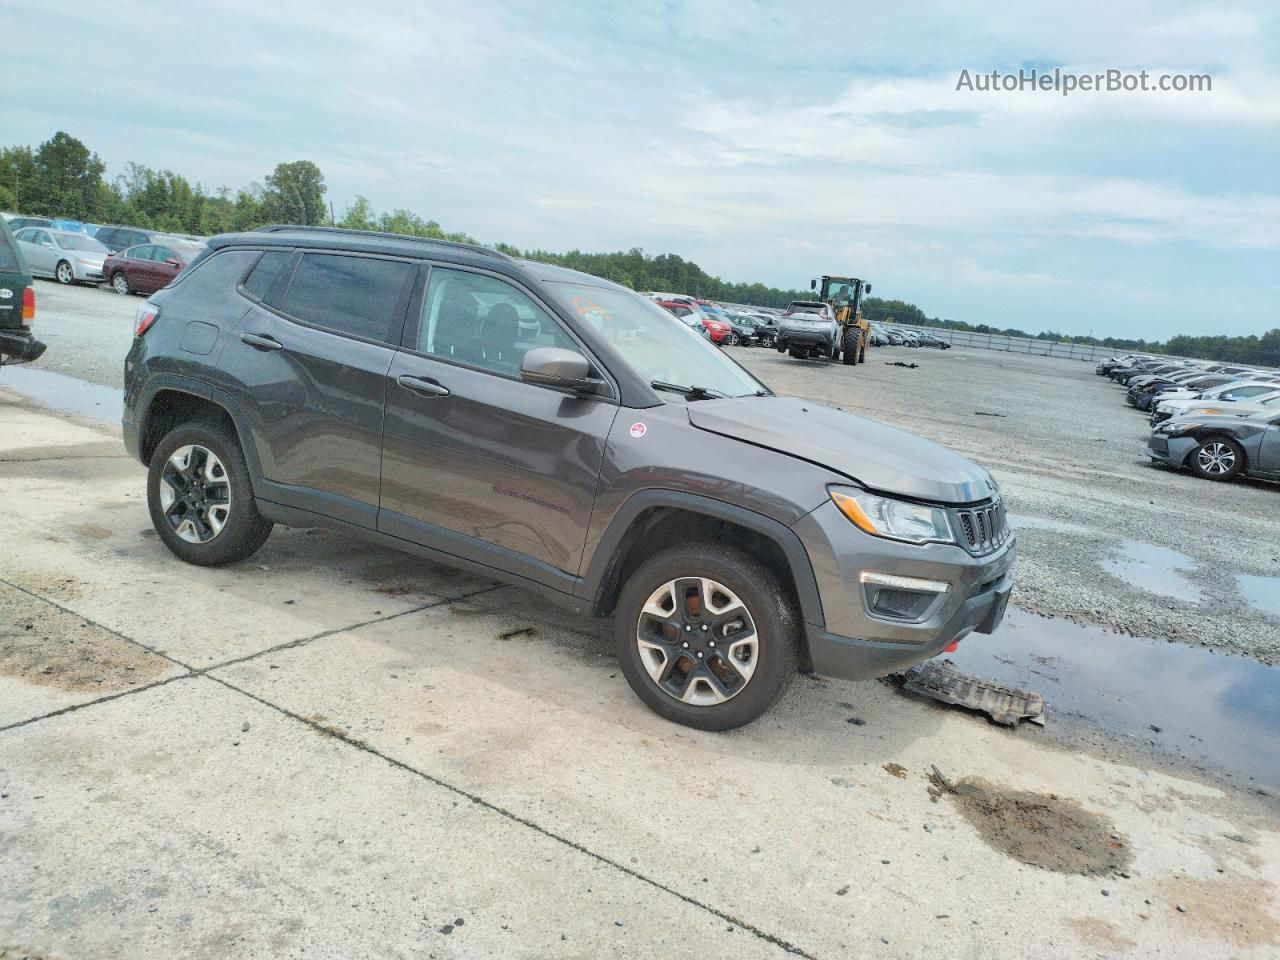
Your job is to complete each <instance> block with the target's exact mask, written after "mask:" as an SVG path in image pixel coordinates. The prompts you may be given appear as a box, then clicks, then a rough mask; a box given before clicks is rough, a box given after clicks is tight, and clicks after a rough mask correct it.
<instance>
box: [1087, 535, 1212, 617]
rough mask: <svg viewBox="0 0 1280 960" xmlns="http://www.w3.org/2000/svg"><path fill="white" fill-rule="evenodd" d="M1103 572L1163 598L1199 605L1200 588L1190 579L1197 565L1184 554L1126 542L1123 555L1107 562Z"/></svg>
mask: <svg viewBox="0 0 1280 960" xmlns="http://www.w3.org/2000/svg"><path fill="white" fill-rule="evenodd" d="M1102 569H1103V570H1105V571H1107V573H1109V574H1111V575H1112V576H1113V577H1118V578H1120V579H1121V580H1123V581H1124V582H1125V583H1127V584H1129V585H1130V586H1132V587H1137V588H1138V589H1139V590H1146V591H1147V592H1148V593H1154V594H1156V595H1158V596H1161V597H1173V598H1174V599H1176V600H1185V601H1187V602H1188V603H1199V602H1200V599H1201V593H1200V588H1199V587H1197V586H1196V585H1195V584H1194V583H1192V582H1191V580H1190V579H1189V578H1188V577H1187V574H1189V573H1194V572H1195V569H1196V562H1195V561H1194V560H1192V559H1191V558H1190V557H1188V556H1187V555H1186V554H1184V553H1179V552H1178V551H1177V550H1170V549H1169V548H1168V547H1157V546H1155V545H1154V544H1150V543H1134V542H1128V543H1122V544H1120V556H1119V557H1117V558H1115V559H1112V560H1104V561H1103V562H1102Z"/></svg>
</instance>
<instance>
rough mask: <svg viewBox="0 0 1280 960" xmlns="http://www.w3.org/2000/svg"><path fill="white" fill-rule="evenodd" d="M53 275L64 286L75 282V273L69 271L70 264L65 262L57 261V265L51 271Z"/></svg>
mask: <svg viewBox="0 0 1280 960" xmlns="http://www.w3.org/2000/svg"><path fill="white" fill-rule="evenodd" d="M53 275H54V276H55V277H56V278H57V280H58V282H59V283H61V284H63V285H64V286H69V285H70V284H73V283H75V282H76V274H75V271H74V270H72V269H71V264H69V263H67V261H65V260H59V261H58V265H57V266H56V267H54V269H53Z"/></svg>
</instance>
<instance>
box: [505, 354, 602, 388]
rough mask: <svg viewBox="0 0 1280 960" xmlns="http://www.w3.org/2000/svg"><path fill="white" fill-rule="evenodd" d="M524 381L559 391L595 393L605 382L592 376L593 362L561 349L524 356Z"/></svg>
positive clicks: (521, 367) (522, 365) (522, 368)
mask: <svg viewBox="0 0 1280 960" xmlns="http://www.w3.org/2000/svg"><path fill="white" fill-rule="evenodd" d="M520 379H521V380H523V381H524V382H525V383H536V384H538V385H539V386H542V387H554V388H555V389H557V390H573V391H575V392H580V393H595V392H596V390H598V389H599V388H600V387H602V386H603V385H604V381H603V380H597V379H595V378H594V377H592V376H591V361H589V360H588V359H587V358H586V357H584V356H583V355H582V354H580V353H578V352H577V351H576V350H565V349H562V348H561V347H535V348H534V349H533V350H530V351H529V352H528V353H526V354H525V355H524V360H523V361H522V362H521V364H520Z"/></svg>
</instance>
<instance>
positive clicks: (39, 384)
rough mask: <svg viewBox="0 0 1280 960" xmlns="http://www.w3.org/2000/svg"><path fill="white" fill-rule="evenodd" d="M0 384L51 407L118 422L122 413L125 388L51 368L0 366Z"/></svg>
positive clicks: (18, 365) (63, 411) (109, 421)
mask: <svg viewBox="0 0 1280 960" xmlns="http://www.w3.org/2000/svg"><path fill="white" fill-rule="evenodd" d="M0 387H5V388H8V389H10V390H13V391H15V392H17V393H20V394H22V395H23V396H24V397H29V398H30V399H32V400H34V401H36V402H37V403H39V404H40V405H42V406H45V407H48V408H49V409H50V410H56V411H58V412H59V413H71V414H75V415H76V416H80V417H87V418H89V419H90V420H99V421H101V422H103V423H110V424H113V425H118V424H119V423H120V416H121V414H122V413H123V412H124V391H123V390H121V389H119V388H118V387H104V386H101V385H100V384H96V383H89V382H88V381H86V380H80V379H78V378H76V377H68V376H65V375H63V374H61V373H54V372H52V371H50V370H39V369H36V368H34V367H28V366H25V365H21V364H12V365H9V366H6V367H4V368H3V369H0Z"/></svg>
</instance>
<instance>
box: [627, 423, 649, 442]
mask: <svg viewBox="0 0 1280 960" xmlns="http://www.w3.org/2000/svg"><path fill="white" fill-rule="evenodd" d="M648 429H649V428H648V427H646V426H645V425H644V424H643V423H633V424H632V425H631V436H633V437H635V438H636V439H637V440H639V439H640V438H641V437H643V436H644V435H645V433H646V432H647V431H648Z"/></svg>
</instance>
